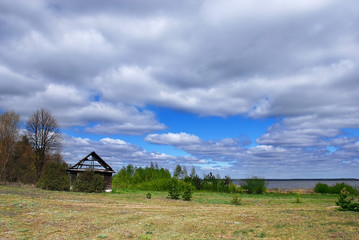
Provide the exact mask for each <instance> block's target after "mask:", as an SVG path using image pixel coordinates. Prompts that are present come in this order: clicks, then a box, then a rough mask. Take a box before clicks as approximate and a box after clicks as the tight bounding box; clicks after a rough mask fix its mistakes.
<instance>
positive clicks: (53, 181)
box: [36, 163, 70, 191]
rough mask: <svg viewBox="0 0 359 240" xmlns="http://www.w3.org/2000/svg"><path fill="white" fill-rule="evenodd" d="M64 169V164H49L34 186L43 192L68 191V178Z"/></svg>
mask: <svg viewBox="0 0 359 240" xmlns="http://www.w3.org/2000/svg"><path fill="white" fill-rule="evenodd" d="M66 169H67V165H66V164H61V163H49V164H48V165H47V166H46V167H45V169H44V172H43V173H42V175H41V177H40V179H39V181H38V183H37V185H36V186H37V187H38V188H42V189H45V190H53V191H69V190H70V178H69V176H68V174H67V173H66Z"/></svg>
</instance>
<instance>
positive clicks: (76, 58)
mask: <svg viewBox="0 0 359 240" xmlns="http://www.w3.org/2000/svg"><path fill="white" fill-rule="evenodd" d="M358 23H359V5H358V3H357V1H356V0H344V1H343V0H316V1H311V0H301V1H286V0H266V1H262V0H238V1H236V0H227V1H223V0H196V1H193V0H183V1H169V0H146V1H142V0H128V1H123V0H116V1H115V0H105V1H95V0H78V1H60V0H31V1H20V0H12V1H8V0H0V112H4V111H8V110H13V111H15V112H17V113H19V114H20V115H21V121H22V123H23V126H24V124H25V123H26V119H27V118H28V117H29V116H30V115H31V114H32V113H33V112H34V111H36V110H38V109H40V108H45V109H47V110H49V111H50V112H51V114H52V115H53V116H54V117H55V118H56V119H57V120H58V122H59V124H60V126H61V129H62V132H63V148H62V154H63V156H64V159H65V160H66V162H67V163H69V164H74V163H76V162H77V161H79V160H80V159H82V158H83V157H84V156H86V155H87V154H88V153H90V152H91V151H96V152H97V153H98V154H99V155H100V156H101V157H102V158H103V159H104V160H105V161H106V162H107V163H108V164H109V165H111V166H112V168H114V169H115V170H119V169H121V167H123V166H127V165H128V164H133V165H136V166H139V167H140V166H142V167H144V166H149V165H150V162H154V163H157V164H158V165H159V166H161V167H164V168H167V169H170V171H173V169H174V168H175V166H176V165H177V164H180V165H182V166H186V168H187V169H188V171H190V169H191V168H192V167H195V169H196V171H197V173H198V174H199V175H200V176H203V174H204V173H209V172H212V173H213V174H219V175H220V176H221V177H224V176H226V175H228V176H231V177H232V178H246V177H251V176H259V177H265V178H359V175H358V174H359V140H358V138H359V105H358V103H359V31H358Z"/></svg>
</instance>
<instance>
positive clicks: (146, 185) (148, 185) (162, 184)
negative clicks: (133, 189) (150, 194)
mask: <svg viewBox="0 0 359 240" xmlns="http://www.w3.org/2000/svg"><path fill="white" fill-rule="evenodd" d="M169 181H170V179H156V180H152V181H149V182H142V183H139V184H137V188H138V189H140V190H147V191H168V182H169Z"/></svg>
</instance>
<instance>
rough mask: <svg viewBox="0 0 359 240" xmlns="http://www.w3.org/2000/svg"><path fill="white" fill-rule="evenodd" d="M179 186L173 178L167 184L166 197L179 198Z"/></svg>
mask: <svg viewBox="0 0 359 240" xmlns="http://www.w3.org/2000/svg"><path fill="white" fill-rule="evenodd" d="M180 195H181V194H180V186H179V182H178V179H177V178H176V177H173V178H172V179H171V180H170V181H169V183H168V196H169V197H170V198H171V199H179V197H180Z"/></svg>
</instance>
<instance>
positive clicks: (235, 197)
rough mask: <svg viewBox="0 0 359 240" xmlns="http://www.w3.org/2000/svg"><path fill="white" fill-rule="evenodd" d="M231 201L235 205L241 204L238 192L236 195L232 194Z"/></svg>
mask: <svg viewBox="0 0 359 240" xmlns="http://www.w3.org/2000/svg"><path fill="white" fill-rule="evenodd" d="M231 203H232V204H234V205H237V206H238V205H241V204H242V198H241V197H240V196H239V195H238V194H236V195H234V196H233V198H232V201H231Z"/></svg>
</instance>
